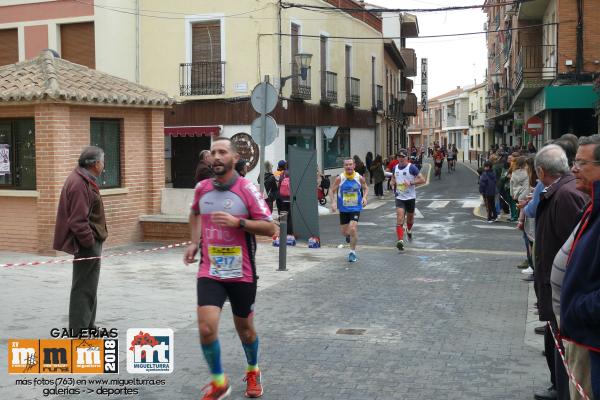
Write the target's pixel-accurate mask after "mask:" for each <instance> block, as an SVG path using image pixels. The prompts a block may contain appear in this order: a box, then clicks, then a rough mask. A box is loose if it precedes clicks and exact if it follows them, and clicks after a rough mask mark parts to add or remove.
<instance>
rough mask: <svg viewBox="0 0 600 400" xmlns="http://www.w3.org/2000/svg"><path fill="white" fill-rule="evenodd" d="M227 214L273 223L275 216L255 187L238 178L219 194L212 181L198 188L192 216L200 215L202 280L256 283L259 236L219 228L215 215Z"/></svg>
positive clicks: (208, 180)
mask: <svg viewBox="0 0 600 400" xmlns="http://www.w3.org/2000/svg"><path fill="white" fill-rule="evenodd" d="M217 211H223V212H226V213H228V214H231V215H233V216H234V217H237V218H244V219H253V220H263V221H272V218H271V212H270V211H269V207H267V204H266V203H265V201H264V199H263V198H262V196H261V195H260V192H259V191H258V189H257V188H256V186H254V184H253V183H252V182H251V181H249V180H247V179H245V178H242V177H238V178H237V179H236V181H235V182H234V183H233V185H232V186H231V187H230V188H229V189H228V190H218V189H216V188H215V186H214V185H213V180H212V179H206V180H203V181H201V182H199V183H198V184H197V185H196V189H195V193H194V201H193V202H192V212H193V213H194V214H195V215H200V220H201V223H202V239H201V245H200V265H199V269H198V278H210V279H215V280H219V281H226V282H254V281H255V280H256V278H257V275H256V264H255V253H256V236H255V235H254V234H251V233H248V232H246V231H244V230H243V229H241V228H237V227H236V228H230V227H227V226H218V225H215V224H214V223H213V222H212V217H211V216H212V213H214V212H217Z"/></svg>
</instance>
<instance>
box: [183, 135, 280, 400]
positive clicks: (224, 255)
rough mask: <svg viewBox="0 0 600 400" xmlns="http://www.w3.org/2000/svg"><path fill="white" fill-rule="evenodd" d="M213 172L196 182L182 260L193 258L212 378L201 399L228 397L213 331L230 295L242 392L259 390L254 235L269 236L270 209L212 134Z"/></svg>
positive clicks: (223, 141)
mask: <svg viewBox="0 0 600 400" xmlns="http://www.w3.org/2000/svg"><path fill="white" fill-rule="evenodd" d="M211 155H212V157H213V159H214V161H213V165H212V166H213V171H214V173H215V177H214V178H212V179H207V180H204V181H202V182H200V183H198V185H196V189H195V194H194V201H193V203H192V209H191V213H190V227H191V236H192V244H190V245H189V246H188V247H187V249H186V250H185V254H184V258H183V262H184V263H185V264H186V265H188V264H190V263H193V262H195V261H196V260H195V259H194V257H195V256H196V253H197V252H198V247H200V263H199V270H198V274H197V296H198V308H197V314H198V329H199V331H200V342H201V345H202V353H203V354H204V358H205V359H206V362H207V364H208V367H209V369H210V372H211V374H212V381H211V383H209V384H208V385H206V386H205V387H204V388H203V389H202V390H203V392H204V394H203V397H202V400H219V399H224V398H226V397H229V395H230V394H231V385H230V382H229V379H228V378H227V377H226V376H225V374H224V372H223V368H222V366H221V347H220V344H219V337H218V330H219V320H220V317H221V310H222V308H223V304H224V303H225V300H226V299H227V298H229V302H230V303H231V310H232V313H233V322H234V325H235V328H236V330H237V333H238V336H239V338H240V340H241V342H242V347H243V349H244V352H245V354H246V359H247V362H248V365H247V369H246V377H245V381H246V391H245V395H246V397H260V396H262V394H263V387H262V384H261V372H260V370H259V368H258V336H257V334H256V330H255V328H254V323H253V320H254V300H255V298H256V280H257V279H258V276H257V275H256V263H255V258H254V255H255V253H256V236H255V235H262V236H269V237H271V236H273V235H274V234H275V231H276V229H275V225H274V224H273V221H272V219H271V212H270V211H269V208H268V207H267V204H266V203H265V201H264V200H263V199H262V196H261V194H260V192H259V191H258V190H257V189H256V187H255V186H254V184H253V183H252V182H251V181H249V180H247V179H245V178H242V177H240V176H239V175H238V174H237V173H236V172H235V170H234V164H235V163H236V162H237V161H238V159H239V156H238V153H237V150H236V149H235V146H234V144H233V143H232V142H231V140H229V139H228V138H216V139H214V140H213V144H212V146H211Z"/></svg>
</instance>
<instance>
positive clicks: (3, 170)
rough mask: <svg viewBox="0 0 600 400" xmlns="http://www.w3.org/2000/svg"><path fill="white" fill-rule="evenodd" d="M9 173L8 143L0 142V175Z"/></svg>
mask: <svg viewBox="0 0 600 400" xmlns="http://www.w3.org/2000/svg"><path fill="white" fill-rule="evenodd" d="M8 174H10V153H9V145H8V144H0V176H1V175H8Z"/></svg>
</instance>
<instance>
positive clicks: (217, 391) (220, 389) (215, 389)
mask: <svg viewBox="0 0 600 400" xmlns="http://www.w3.org/2000/svg"><path fill="white" fill-rule="evenodd" d="M202 392H203V393H204V395H203V396H202V400H221V399H226V398H227V397H229V395H230V394H231V385H230V384H229V379H227V378H225V385H223V386H217V385H215V383H214V382H211V383H209V384H208V385H206V386H204V387H203V388H202Z"/></svg>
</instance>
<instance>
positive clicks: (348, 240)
mask: <svg viewBox="0 0 600 400" xmlns="http://www.w3.org/2000/svg"><path fill="white" fill-rule="evenodd" d="M346 243H350V235H346Z"/></svg>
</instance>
